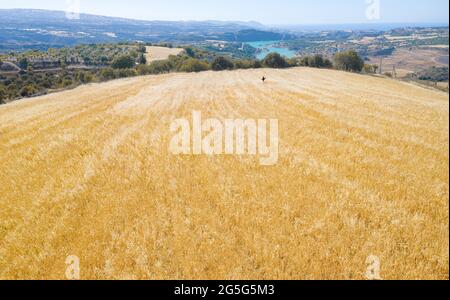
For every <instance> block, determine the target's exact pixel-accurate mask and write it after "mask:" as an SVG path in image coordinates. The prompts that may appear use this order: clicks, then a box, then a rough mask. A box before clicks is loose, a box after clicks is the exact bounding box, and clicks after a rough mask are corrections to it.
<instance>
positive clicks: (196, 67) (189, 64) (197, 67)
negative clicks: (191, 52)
mask: <svg viewBox="0 0 450 300" xmlns="http://www.w3.org/2000/svg"><path fill="white" fill-rule="evenodd" d="M209 69H210V66H209V64H208V63H207V62H205V61H201V60H198V59H195V58H189V59H187V60H185V61H184V62H183V64H182V65H181V67H180V69H179V70H180V71H181V72H202V71H207V70H209Z"/></svg>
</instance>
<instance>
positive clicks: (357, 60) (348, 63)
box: [334, 50, 364, 72]
mask: <svg viewBox="0 0 450 300" xmlns="http://www.w3.org/2000/svg"><path fill="white" fill-rule="evenodd" d="M334 66H335V68H336V69H338V70H344V71H351V72H361V70H362V69H363V67H364V61H363V59H362V58H361V57H360V56H359V55H358V53H357V52H356V51H354V50H349V51H345V52H339V53H336V54H335V55H334Z"/></svg>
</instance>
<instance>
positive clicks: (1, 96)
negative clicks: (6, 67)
mask: <svg viewBox="0 0 450 300" xmlns="http://www.w3.org/2000/svg"><path fill="white" fill-rule="evenodd" d="M5 99H6V89H5V88H4V87H2V86H0V104H4V103H6V101H5Z"/></svg>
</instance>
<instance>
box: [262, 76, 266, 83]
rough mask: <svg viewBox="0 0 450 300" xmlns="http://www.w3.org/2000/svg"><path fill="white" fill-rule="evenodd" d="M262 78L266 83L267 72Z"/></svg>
mask: <svg viewBox="0 0 450 300" xmlns="http://www.w3.org/2000/svg"><path fill="white" fill-rule="evenodd" d="M261 80H262V82H263V83H265V82H266V80H267V76H266V74H264V75H263V78H262V79H261Z"/></svg>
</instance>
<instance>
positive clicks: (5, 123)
mask: <svg viewBox="0 0 450 300" xmlns="http://www.w3.org/2000/svg"><path fill="white" fill-rule="evenodd" d="M264 73H266V74H267V77H268V82H267V83H266V84H262V82H261V80H260V78H261V77H262V76H263V74H264ZM193 110H197V111H201V112H202V116H203V117H204V118H209V117H212V118H218V119H221V118H242V119H247V118H253V119H269V118H270V119H272V118H276V119H278V120H279V135H280V145H279V160H278V164H276V165H274V166H261V165H260V164H259V161H258V159H257V158H256V157H252V156H225V155H224V156H190V155H186V156H183V155H173V154H171V153H170V152H169V143H170V139H171V137H172V133H171V132H170V130H169V129H170V124H171V122H172V121H173V120H174V119H176V118H186V119H188V120H189V119H190V118H191V116H192V111H193ZM0 165H1V168H0V180H1V182H2V184H1V185H0V203H1V209H0V279H31V278H32V279H64V278H65V272H66V268H67V265H66V263H65V262H66V258H67V257H68V256H70V255H75V256H77V257H79V259H80V266H81V270H80V276H81V279H365V278H366V277H365V275H366V273H367V270H368V267H370V263H371V261H372V260H368V258H370V257H372V258H373V257H377V258H379V262H380V265H379V266H380V269H379V271H380V272H379V273H380V274H379V275H380V276H381V278H382V279H448V274H449V269H448V268H449V223H448V222H449V219H448V218H449V215H448V212H449V177H448V176H449V175H448V174H449V100H448V94H446V93H443V92H439V91H435V90H431V89H425V88H422V87H419V86H415V85H412V84H408V83H403V82H399V81H395V80H390V79H384V78H377V77H371V76H363V75H357V74H352V73H345V72H339V71H332V70H320V69H309V68H293V69H288V70H279V69H266V70H264V69H260V70H238V71H230V72H202V73H196V74H167V75H159V76H145V77H135V78H128V79H121V80H115V81H110V82H107V83H102V84H88V85H84V86H81V87H78V88H76V89H73V90H68V91H63V92H60V93H55V94H51V95H46V96H41V97H37V98H31V99H26V100H21V101H16V102H12V103H8V104H6V105H3V106H0ZM368 262H369V266H368V264H367V263H368Z"/></svg>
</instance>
